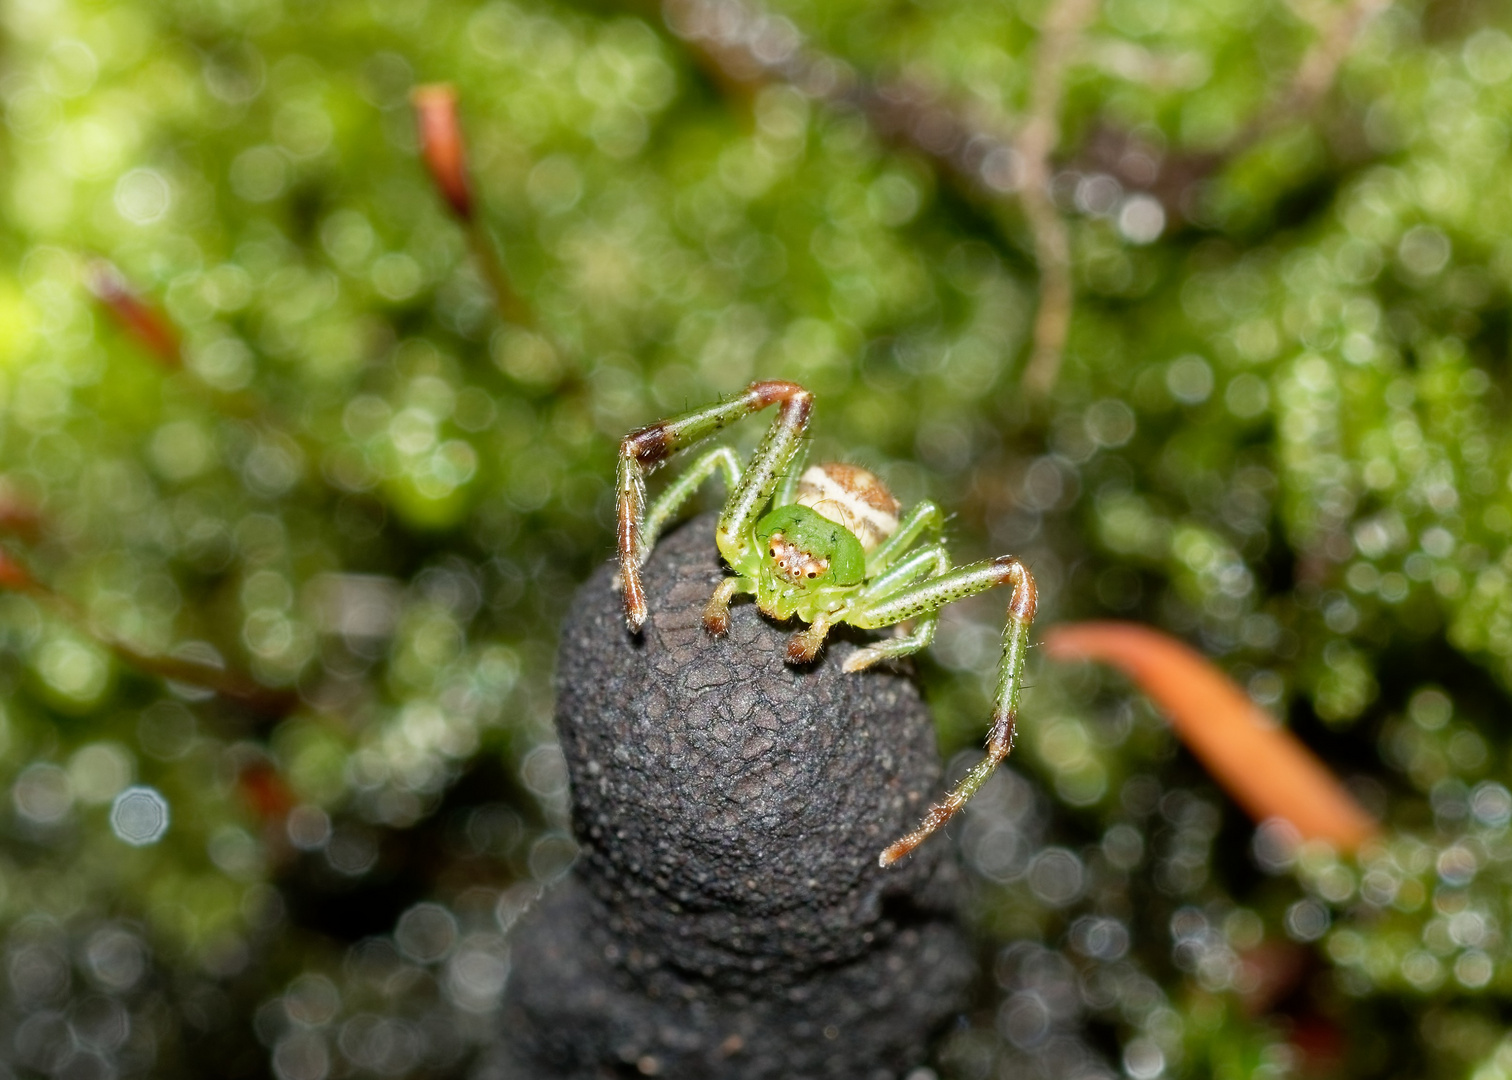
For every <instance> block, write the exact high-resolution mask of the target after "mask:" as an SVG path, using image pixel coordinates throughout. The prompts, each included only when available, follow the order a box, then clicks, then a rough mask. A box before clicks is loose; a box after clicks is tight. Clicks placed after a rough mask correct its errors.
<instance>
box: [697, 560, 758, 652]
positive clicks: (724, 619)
mask: <svg viewBox="0 0 1512 1080" xmlns="http://www.w3.org/2000/svg"><path fill="white" fill-rule="evenodd" d="M755 591H756V583H755V582H754V581H752V580H751V579H750V578H748V577H746V576H745V575H744V574H736V575H734V576H733V577H727V578H725V579H723V580H722V581H720V583H719V588H717V589H715V590H714V595H713V596H711V597H709V602H708V603H707V604H705V605H704V612H703V624H704V629H705V630H707V631H708V632H709V633H711V634H713V635H714V636H715V637H724V636H725V634H727V633H729V632H730V601H731V600H733V599H734V598H735V594H736V593H749V592H755Z"/></svg>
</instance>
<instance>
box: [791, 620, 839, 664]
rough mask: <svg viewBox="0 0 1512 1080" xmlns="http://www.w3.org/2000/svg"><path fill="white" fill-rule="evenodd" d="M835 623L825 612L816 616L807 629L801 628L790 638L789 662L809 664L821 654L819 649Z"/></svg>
mask: <svg viewBox="0 0 1512 1080" xmlns="http://www.w3.org/2000/svg"><path fill="white" fill-rule="evenodd" d="M833 625H834V619H833V617H832V616H831V615H829V614H826V613H825V612H822V611H821V612H820V613H819V614H818V615H816V616H814V621H813V622H811V623H809V625H808V629H807V630H800V631H798V632H797V633H796V634H794V635H793V636H792V637H790V638H788V646H787V662H788V663H790V664H807V663H809V662H811V661H812V660H813V659H814V657H816V656H818V655H819V650H820V649H822V648H824V639H825V637H827V636H828V634H829V632H830V627H832V626H833Z"/></svg>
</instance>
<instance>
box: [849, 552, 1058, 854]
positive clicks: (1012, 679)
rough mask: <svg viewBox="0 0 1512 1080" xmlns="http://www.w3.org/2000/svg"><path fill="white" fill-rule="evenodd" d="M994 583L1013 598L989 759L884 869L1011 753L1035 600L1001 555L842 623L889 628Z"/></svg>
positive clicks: (894, 847) (900, 844)
mask: <svg viewBox="0 0 1512 1080" xmlns="http://www.w3.org/2000/svg"><path fill="white" fill-rule="evenodd" d="M998 585H1011V586H1012V587H1013V595H1012V596H1011V597H1009V600H1008V623H1007V625H1006V626H1004V627H1003V657H1002V660H1001V661H1000V662H999V664H998V678H997V691H996V693H995V694H994V695H993V698H994V707H993V712H992V726H991V728H990V729H989V730H988V732H987V756H986V757H985V758H983V759H982V760H981V761H980V762H979V763H978V764H977V765H976V766H975V767H974V768H972V770H971V771H970V772H969V773H967V774H966V775H965V777H963V778H962V780H961V782H960V783H958V784H957V785H956V786H955V787H954V788H952V789H951V791H950V793H949V794H947V795H946V796H945V798H944V799H943V800H941V801H940V802H938V803H936V804H935V805H934V806H931V807H930V808H929V812H928V813H926V814H925V815H924V820H923V822H922V823H920V825H919V827H918V828H917V829H915V830H914V831H913V832H911V833H909V834H908V835H907V836H905V837H903V838H902V839H900V840H897V841H895V842H894V843H892V844H890V845H888V847H887V848H886V849H885V850H884V851H883V852H882V854H881V855H880V856H879V857H878V859H877V862H878V863H879V864H880V865H882V866H891V865H892V864H893V863H895V862H897V861H898V860H899V859H901V858H902V857H903V856H905V855H907V854H908V853H909V852H911V851H912V850H913V849H914V848H916V847H918V846H919V844H921V843H922V842H923V841H924V839H925V838H926V837H927V836H929V834H930V833H932V832H934V831H935V830H936V829H938V828H939V827H940V826H941V825H944V824H945V823H946V822H947V821H949V820H950V819H951V818H952V817H954V816H955V814H956V812H957V811H958V810H960V809H961V807H962V806H964V805H965V804H966V801H967V800H968V799H970V798H971V797H972V796H973V795H975V794H976V793H977V790H978V789H979V788H980V787H981V786H982V784H984V783H985V782H986V780H987V778H988V777H989V776H991V775H992V773H993V770H994V769H996V768H997V767H998V764H999V762H1001V761H1002V760H1003V759H1004V758H1005V757H1007V756H1008V752H1009V751H1010V750H1012V749H1013V735H1014V725H1015V724H1016V722H1017V719H1018V708H1019V696H1020V694H1021V692H1022V690H1023V684H1024V660H1025V656H1026V654H1027V652H1028V649H1029V627H1030V625H1031V624H1032V623H1033V622H1034V609H1035V606H1036V604H1037V603H1038V599H1039V596H1038V592H1037V590H1036V589H1035V585H1034V577H1033V576H1032V575H1031V574H1030V573H1029V569H1028V567H1026V566H1025V565H1024V564H1023V563H1021V562H1019V560H1018V559H1016V558H1014V557H1013V556H1011V555H1004V556H1002V557H1001V558H997V559H991V560H988V561H986V562H979V563H973V564H972V565H970V566H963V567H961V568H960V569H959V570H954V571H951V572H950V573H947V574H943V575H941V576H939V577H932V578H929V579H927V580H925V581H922V582H919V583H917V584H914V585H910V586H907V587H905V588H902V589H899V590H898V591H896V592H893V593H891V594H890V595H886V596H880V597H877V598H875V599H874V600H872V601H870V602H868V603H861V604H858V605H857V606H856V609H855V610H853V611H852V612H851V613H850V615H849V617H848V618H847V620H846V621H847V622H850V623H852V624H854V625H856V626H861V627H872V628H876V627H883V626H891V625H893V624H895V623H900V622H903V621H904V620H906V619H915V618H921V617H923V616H926V615H935V614H936V613H937V612H938V611H939V609H940V608H942V607H944V606H945V605H946V604H949V603H952V602H954V601H956V600H962V599H965V598H966V597H968V596H972V595H974V594H976V593H979V592H985V591H986V590H988V589H991V588H994V587H996V586H998Z"/></svg>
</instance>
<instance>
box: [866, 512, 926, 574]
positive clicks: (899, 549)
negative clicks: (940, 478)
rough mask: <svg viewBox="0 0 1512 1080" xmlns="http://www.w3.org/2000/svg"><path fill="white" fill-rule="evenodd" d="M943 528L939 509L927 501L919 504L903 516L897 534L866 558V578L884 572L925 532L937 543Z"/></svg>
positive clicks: (883, 542)
mask: <svg viewBox="0 0 1512 1080" xmlns="http://www.w3.org/2000/svg"><path fill="white" fill-rule="evenodd" d="M944 528H945V515H944V514H943V513H941V512H940V508H939V507H938V506H936V505H935V504H934V503H932V502H930V501H929V500H928V499H926V500H924V501H923V502H921V503H919V504H918V505H916V506H915V507H914V508H913V509H912V510H910V511H909V512H908V513H906V514H904V515H903V520H902V521H900V522H898V530H897V532H895V533H893V534H892V535H891V536H889V537H888V538H887V539H886V540H884V541H882V543H880V544H878V545H877V549H876V550H875V551H873V552H872V553H871V554H870V555H868V556H867V557H866V576H867V577H868V578H872V577H875V576H876V575H877V574H880V573H881V572H882V571H883V570H886V569H887V568H888V567H889V566H891V565H892V564H893V563H894V562H896V561H897V560H898V558H899V557H900V556H902V554H903V553H904V552H905V551H907V550H908V549H909V548H911V547H913V546H914V544H915V543H916V542H918V539H919V537H921V536H923V535H924V532H925V530H929V531H931V532H932V533H933V535H934V540H935V542H936V543H938V542H939V540H940V533H941V531H943V530H944Z"/></svg>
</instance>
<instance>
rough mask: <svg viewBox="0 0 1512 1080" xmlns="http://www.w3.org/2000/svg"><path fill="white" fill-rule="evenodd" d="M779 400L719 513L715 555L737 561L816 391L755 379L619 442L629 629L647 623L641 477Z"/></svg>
mask: <svg viewBox="0 0 1512 1080" xmlns="http://www.w3.org/2000/svg"><path fill="white" fill-rule="evenodd" d="M779 403H780V408H779V409H778V413H777V418H776V419H775V420H773V421H772V426H771V428H770V429H769V430H768V431H767V434H766V438H765V439H764V440H762V443H761V448H760V449H759V450H757V452H756V456H755V457H754V458H752V459H751V464H750V466H749V467H748V468H747V469H746V470H745V471H744V472H743V473H742V474H741V475H740V477H739V479H738V481H737V482H736V483H735V484H734V485H732V490H731V492H730V497H729V499H728V500H727V501H726V502H725V506H724V510H723V512H722V513H721V514H720V517H719V529H718V531H717V532H716V534H715V539H716V540H718V542H719V550H720V553H721V554H722V555H723V556H724V557H725V561H726V562H728V563H730V564H731V565H732V566H738V564H739V563H740V562H742V561H743V556H744V555H745V553H746V541H745V538H744V534H745V533H746V532H747V531H748V529H747V526H749V525H750V523H751V520H752V519H753V518H754V517H755V515H756V514H757V512H758V511H759V510H760V509H761V507H762V505H763V504H764V503H765V502H766V500H767V499H768V498H769V497H770V496H771V494H772V488H773V487H775V486H776V484H777V479H778V477H779V476H780V475H781V473H782V470H783V469H784V468H785V467H786V466H787V463H788V461H789V460H790V459H791V458H792V456H793V453H794V452H795V450H796V449H797V448H798V445H799V442H800V440H801V438H802V435H803V430H804V428H805V427H807V425H808V418H809V413H810V412H812V411H813V407H814V396H813V395H812V394H811V393H809V392H808V391H807V390H805V389H804V388H803V387H801V386H799V385H798V384H797V383H790V382H754V383H752V384H751V385H750V386H748V387H746V388H745V390H743V391H742V392H741V393H740V394H739V396H737V397H735V398H733V399H732V400H730V401H723V402H720V403H719V404H717V405H710V406H708V407H707V408H703V409H695V410H693V411H692V412H686V413H682V414H681V415H679V416H674V417H672V418H670V419H667V420H661V421H658V422H657V423H655V424H651V425H650V426H648V427H643V428H640V429H639V430H637V431H632V432H631V433H630V434H628V435H626V436H625V437H624V439H623V440H622V441H621V442H620V453H619V472H618V475H617V477H616V481H615V487H616V492H617V496H618V507H617V514H616V534H617V541H618V547H619V562H620V583H621V585H622V587H623V588H624V592H625V622H626V623H627V624H628V625H629V627H630V629H631V630H632V631H635V630H639V629H640V628H641V625H642V624H643V623H644V622H645V621H646V593H645V588H644V587H643V586H642V584H641V575H640V568H641V565H642V564H643V563H644V562H645V561H646V558H647V555H648V553H649V551H650V547H651V544H650V542H649V541H648V539H647V536H646V528H645V525H646V522H645V509H646V475H647V474H648V473H649V472H651V471H652V470H653V469H655V468H656V467H657V466H658V465H660V464H661V463H662V462H664V461H666V460H667V459H668V458H669V457H671V456H672V455H673V454H674V453H676V452H677V451H678V450H682V449H684V448H686V447H689V446H693V445H695V444H697V443H699V442H702V441H703V440H704V439H707V438H708V437H709V436H711V435H713V434H715V433H716V432H718V431H720V430H721V429H723V428H725V427H728V426H729V425H730V424H733V423H734V422H735V421H737V420H740V419H742V418H744V417H746V416H749V415H751V414H752V413H755V412H760V411H761V410H762V409H765V408H766V407H767V406H768V405H777V404H779ZM711 468H712V467H711ZM651 539H653V540H654V539H655V537H654V536H653V537H651Z"/></svg>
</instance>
